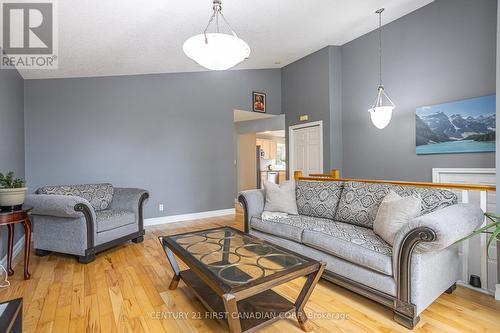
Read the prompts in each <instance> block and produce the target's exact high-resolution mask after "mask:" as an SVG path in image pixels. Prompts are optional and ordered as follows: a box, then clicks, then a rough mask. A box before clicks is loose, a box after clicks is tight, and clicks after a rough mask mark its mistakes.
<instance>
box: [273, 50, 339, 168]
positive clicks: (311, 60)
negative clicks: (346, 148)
mask: <svg viewBox="0 0 500 333" xmlns="http://www.w3.org/2000/svg"><path fill="white" fill-rule="evenodd" d="M340 61H341V53H340V47H338V46H328V47H325V48H323V49H321V50H319V51H317V52H315V53H313V54H310V55H308V56H306V57H304V58H302V59H299V60H297V61H296V62H294V63H292V64H290V65H288V66H285V67H283V68H282V83H281V87H282V98H283V102H282V103H283V112H284V113H285V115H286V128H288V127H289V126H292V125H297V124H299V123H301V122H300V121H299V116H300V115H303V114H307V115H309V120H307V122H313V121H318V120H322V121H323V150H324V151H323V169H324V171H327V170H329V169H331V168H333V167H335V168H341V167H342V131H341V119H342V118H341V109H340V106H341V103H340V91H341V90H340V89H341V87H340V79H339V78H340V77H341V75H340V74H341V70H342V69H341V67H340ZM286 135H287V140H288V130H287V133H286ZM287 149H288V145H287ZM287 156H289V155H287Z"/></svg>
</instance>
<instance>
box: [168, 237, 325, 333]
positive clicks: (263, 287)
mask: <svg viewBox="0 0 500 333" xmlns="http://www.w3.org/2000/svg"><path fill="white" fill-rule="evenodd" d="M159 239H160V243H161V244H162V246H163V249H164V251H165V254H166V255H167V258H168V260H169V262H170V265H171V266H172V269H173V271H174V277H173V278H172V281H171V283H170V287H169V289H171V290H173V289H175V288H177V285H178V283H179V280H180V279H182V280H183V281H184V282H185V284H186V285H187V286H189V287H190V288H191V290H192V291H193V293H194V294H195V295H196V297H198V299H200V301H201V302H202V303H203V304H204V305H205V307H207V308H208V309H209V310H210V311H211V312H212V313H214V314H213V315H211V316H210V318H217V319H219V320H220V321H221V322H222V323H223V324H225V325H227V327H228V328H229V331H230V332H246V331H254V330H255V329H258V328H260V327H262V326H264V325H267V324H270V323H272V322H274V321H276V320H279V319H283V318H287V317H289V314H292V313H293V312H295V313H296V315H297V320H298V322H299V324H300V326H301V328H302V329H303V330H305V331H308V330H310V329H311V328H312V327H311V325H310V323H309V322H308V320H307V316H306V315H305V313H304V306H305V304H306V302H307V300H308V299H309V296H310V295H311V293H312V291H313V289H314V287H315V285H316V283H317V282H318V280H319V278H320V277H321V274H322V273H323V270H324V268H325V264H324V263H323V262H319V261H316V260H313V259H310V258H308V257H305V256H303V255H300V254H298V253H295V252H292V251H289V250H287V249H284V248H282V247H280V246H277V245H274V244H272V243H270V242H267V241H264V240H261V239H259V238H257V237H254V236H252V235H250V234H247V233H244V232H241V231H239V230H236V229H234V228H231V227H220V228H214V229H208V230H203V231H196V232H189V233H184V234H178V235H173V236H163V237H159ZM174 254H175V256H177V257H178V258H179V259H180V260H182V261H183V262H184V263H185V264H186V265H187V266H188V267H189V269H187V270H184V271H181V270H180V269H179V266H178V265H177V262H176V259H175V257H174ZM301 276H305V277H307V280H306V283H305V284H304V287H303V289H302V291H301V292H300V294H299V296H298V297H297V300H296V301H295V302H291V301H289V300H288V299H286V298H285V297H283V296H281V295H279V294H278V293H276V292H275V291H273V290H271V288H274V287H276V286H278V285H281V284H284V283H286V282H288V281H291V280H294V279H296V278H298V277H301Z"/></svg>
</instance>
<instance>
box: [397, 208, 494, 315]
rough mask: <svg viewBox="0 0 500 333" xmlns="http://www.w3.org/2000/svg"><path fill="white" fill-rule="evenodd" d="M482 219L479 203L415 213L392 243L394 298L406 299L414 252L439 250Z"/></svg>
mask: <svg viewBox="0 0 500 333" xmlns="http://www.w3.org/2000/svg"><path fill="white" fill-rule="evenodd" d="M483 220H484V213H483V211H482V210H481V209H480V208H479V207H477V206H474V205H470V204H458V205H452V206H448V207H446V208H443V209H439V210H436V211H434V212H432V213H429V214H425V215H422V216H419V217H417V218H415V219H413V220H412V221H410V222H409V223H408V224H407V225H405V226H404V227H403V228H401V230H399V231H398V233H397V234H396V238H395V239H394V245H393V266H394V278H395V280H396V286H397V298H398V300H399V301H402V302H403V303H408V304H409V303H410V295H411V268H412V264H411V261H412V256H413V254H414V252H415V253H428V252H437V251H441V250H443V249H445V248H447V247H449V246H451V245H453V244H454V243H455V242H457V241H458V240H460V239H462V238H463V237H465V236H467V235H469V234H470V233H471V232H472V231H473V230H475V229H476V228H477V227H479V226H480V225H481V224H482V223H483ZM408 315H412V313H408Z"/></svg>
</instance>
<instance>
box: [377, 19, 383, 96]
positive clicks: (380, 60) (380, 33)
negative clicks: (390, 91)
mask: <svg viewBox="0 0 500 333" xmlns="http://www.w3.org/2000/svg"><path fill="white" fill-rule="evenodd" d="M382 12H383V10H380V11H379V12H378V38H379V47H378V58H379V86H381V87H382Z"/></svg>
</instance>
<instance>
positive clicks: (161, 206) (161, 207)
mask: <svg viewBox="0 0 500 333" xmlns="http://www.w3.org/2000/svg"><path fill="white" fill-rule="evenodd" d="M158 209H159V210H160V212H163V204H160V206H159V207H158Z"/></svg>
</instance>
